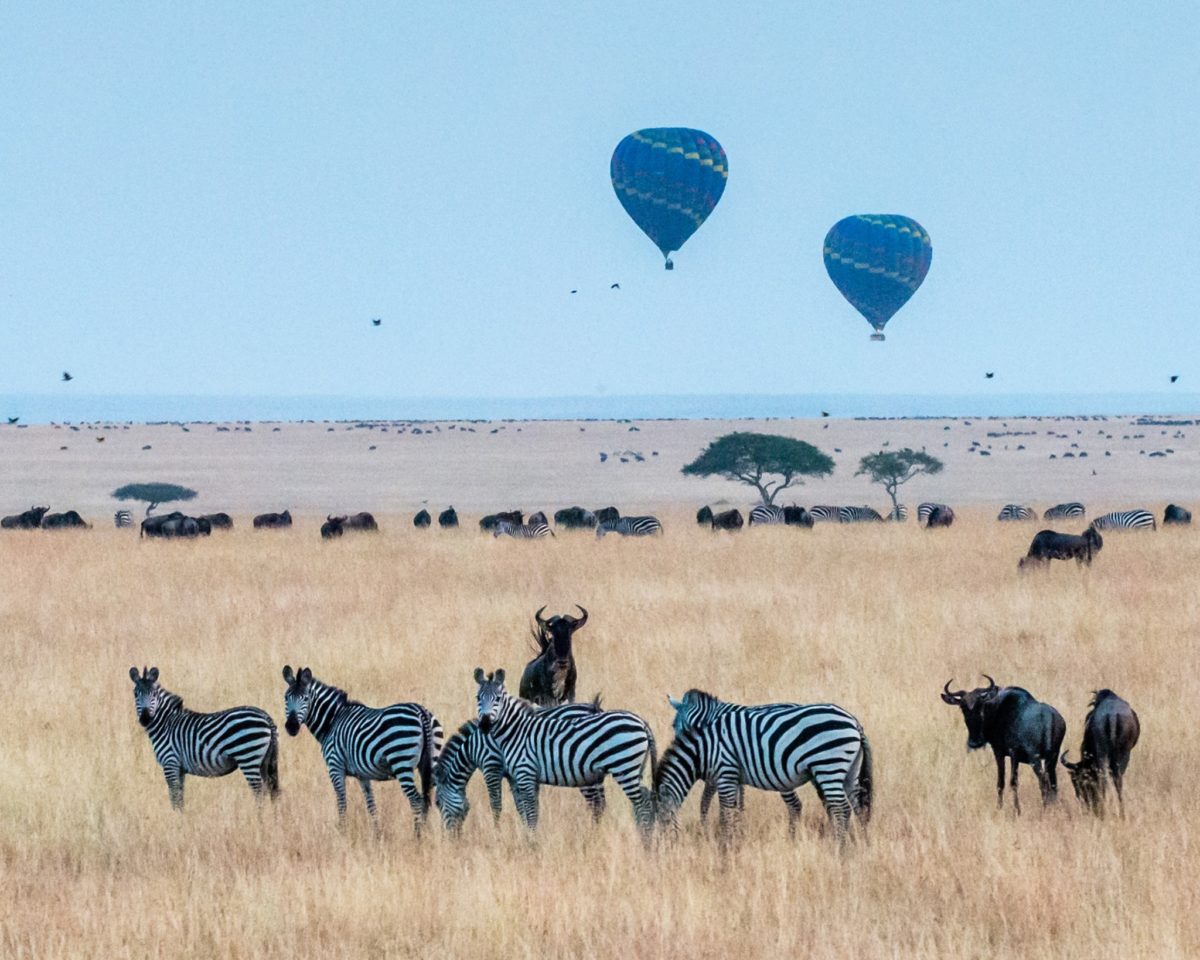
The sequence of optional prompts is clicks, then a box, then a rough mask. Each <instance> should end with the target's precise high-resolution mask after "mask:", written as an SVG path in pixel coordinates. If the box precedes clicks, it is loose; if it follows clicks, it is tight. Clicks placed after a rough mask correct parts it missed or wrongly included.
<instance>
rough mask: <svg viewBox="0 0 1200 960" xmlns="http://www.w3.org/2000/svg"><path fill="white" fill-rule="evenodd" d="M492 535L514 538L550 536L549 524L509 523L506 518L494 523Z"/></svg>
mask: <svg viewBox="0 0 1200 960" xmlns="http://www.w3.org/2000/svg"><path fill="white" fill-rule="evenodd" d="M492 536H493V537H512V538H513V539H514V540H538V539H540V538H542V537H548V536H551V533H550V525H549V524H548V523H544V522H541V521H539V522H536V523H520V524H518V523H510V522H509V521H508V520H501V521H500V522H499V523H497V524H496V529H495V530H494V531H493V532H492Z"/></svg>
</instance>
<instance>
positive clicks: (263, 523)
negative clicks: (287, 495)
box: [254, 510, 292, 530]
mask: <svg viewBox="0 0 1200 960" xmlns="http://www.w3.org/2000/svg"><path fill="white" fill-rule="evenodd" d="M291 525H292V513H291V511H290V510H284V511H283V513H260V514H259V515H258V516H257V517H255V518H254V528H255V529H256V530H257V529H258V528H259V527H271V528H274V527H290V526H291Z"/></svg>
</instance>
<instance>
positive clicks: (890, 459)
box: [854, 447, 944, 517]
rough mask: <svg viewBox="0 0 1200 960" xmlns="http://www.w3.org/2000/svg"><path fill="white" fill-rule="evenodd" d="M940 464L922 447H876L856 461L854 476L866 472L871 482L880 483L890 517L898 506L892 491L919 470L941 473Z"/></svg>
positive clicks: (894, 491)
mask: <svg viewBox="0 0 1200 960" xmlns="http://www.w3.org/2000/svg"><path fill="white" fill-rule="evenodd" d="M943 466H944V464H943V463H942V461H941V460H939V459H938V458H937V457H934V456H930V455H929V454H928V453H926V452H925V451H924V450H912V449H910V448H908V447H905V448H904V449H902V450H880V451H879V452H878V453H868V454H867V455H866V456H865V457H863V458H862V459H861V460H860V461H859V462H858V470H856V471H855V473H854V475H855V476H856V477H858V476H862V475H864V474H865V475H866V476H868V477H870V479H871V482H872V483H878V484H882V485H883V489H884V490H886V491H887V494H888V496H889V497H891V498H892V510H893V513H892V516H893V517H894V516H896V514H895V510H896V508H897V506H898V503H897V500H896V493H897V491H898V490H899V488H900V487H901V486H903V485H904V484H906V483H908V481H909V480H911V479H912V478H913V477H916V476H919V475H920V474H922V473H930V474H933V473H941V472H942V467H943Z"/></svg>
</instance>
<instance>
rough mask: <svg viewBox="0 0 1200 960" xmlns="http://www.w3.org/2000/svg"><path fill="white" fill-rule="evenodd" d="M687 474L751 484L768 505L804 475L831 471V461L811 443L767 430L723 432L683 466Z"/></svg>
mask: <svg viewBox="0 0 1200 960" xmlns="http://www.w3.org/2000/svg"><path fill="white" fill-rule="evenodd" d="M683 473H684V475H685V476H689V477H724V478H725V479H726V480H737V481H738V482H739V483H745V484H747V485H749V486H751V487H754V488H755V489H756V490H757V491H758V494H759V496H760V497H762V502H763V503H766V504H771V503H774V502H775V496H776V495H777V494H778V493H779V492H780V491H781V490H786V489H787V488H788V487H792V486H797V485H799V484H802V483H804V479H803V478H804V477H825V476H828V475H829V474H831V473H833V460H832V459H831V458H830V457H829V456H827V455H826V454H824V453H822V452H821V451H820V450H818V449H817V448H816V447H814V446H813V445H812V444H811V443H805V442H804V441H803V440H793V439H792V438H791V437H777V436H774V435H772V434H767V433H727V434H725V436H723V437H718V438H717V439H716V440H714V441H713V442H712V443H710V444H709V445H708V447H707V448H706V449H705V451H704V452H703V453H702V454H700V456H698V457H697V458H696V459H695V460H693V461H692V462H691V463H689V464H688V465H687V466H686V467H684V468H683Z"/></svg>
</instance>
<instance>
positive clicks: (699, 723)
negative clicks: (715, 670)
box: [667, 688, 800, 834]
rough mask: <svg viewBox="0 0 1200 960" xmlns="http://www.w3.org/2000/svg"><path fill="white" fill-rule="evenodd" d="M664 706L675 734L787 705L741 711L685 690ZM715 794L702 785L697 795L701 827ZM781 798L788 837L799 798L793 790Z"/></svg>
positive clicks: (797, 817)
mask: <svg viewBox="0 0 1200 960" xmlns="http://www.w3.org/2000/svg"><path fill="white" fill-rule="evenodd" d="M667 702H668V703H669V704H670V705H671V707H672V708H673V709H674V711H675V721H674V723H673V729H674V731H675V733H677V734H678V733H683V732H684V731H685V730H692V729H695V728H696V727H703V726H705V725H707V724H710V723H712V722H713V721H714V720H716V719H718V718H719V717H723V716H725V715H726V714H727V713H733V712H734V711H744V710H765V709H770V708H771V707H772V706H779V707H787V706H788V704H771V705H768V706H764V707H743V706H741V705H739V704H736V703H727V702H725V701H724V700H719V699H717V698H716V697H714V696H713V695H712V694H711V693H706V692H705V691H703V690H697V689H695V688H693V689H691V690H689V691H688V692H687V693H685V694H684V695H683V699H682V700H676V699H675V698H674V697H672V696H669V695H668V696H667ZM716 792H717V785H716V784H715V783H712V782H709V781H705V783H704V792H703V793H702V794H701V795H700V822H701V823H704V821H705V820H707V819H708V808H709V806H710V805H711V804H712V798H713V795H714V794H715V793H716ZM744 792H745V791H743V790H739V792H738V809H739V810H740V809H742V808H744V806H745V804H744V802H743V797H742V794H743V793H744ZM780 796H781V797H782V798H783V802H784V805H785V806H786V807H787V809H788V833H791V834H794V833H795V832H796V824H797V823H798V822H799V820H800V798H799V797H797V796H796V791H795V790H784V791H781V792H780Z"/></svg>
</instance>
